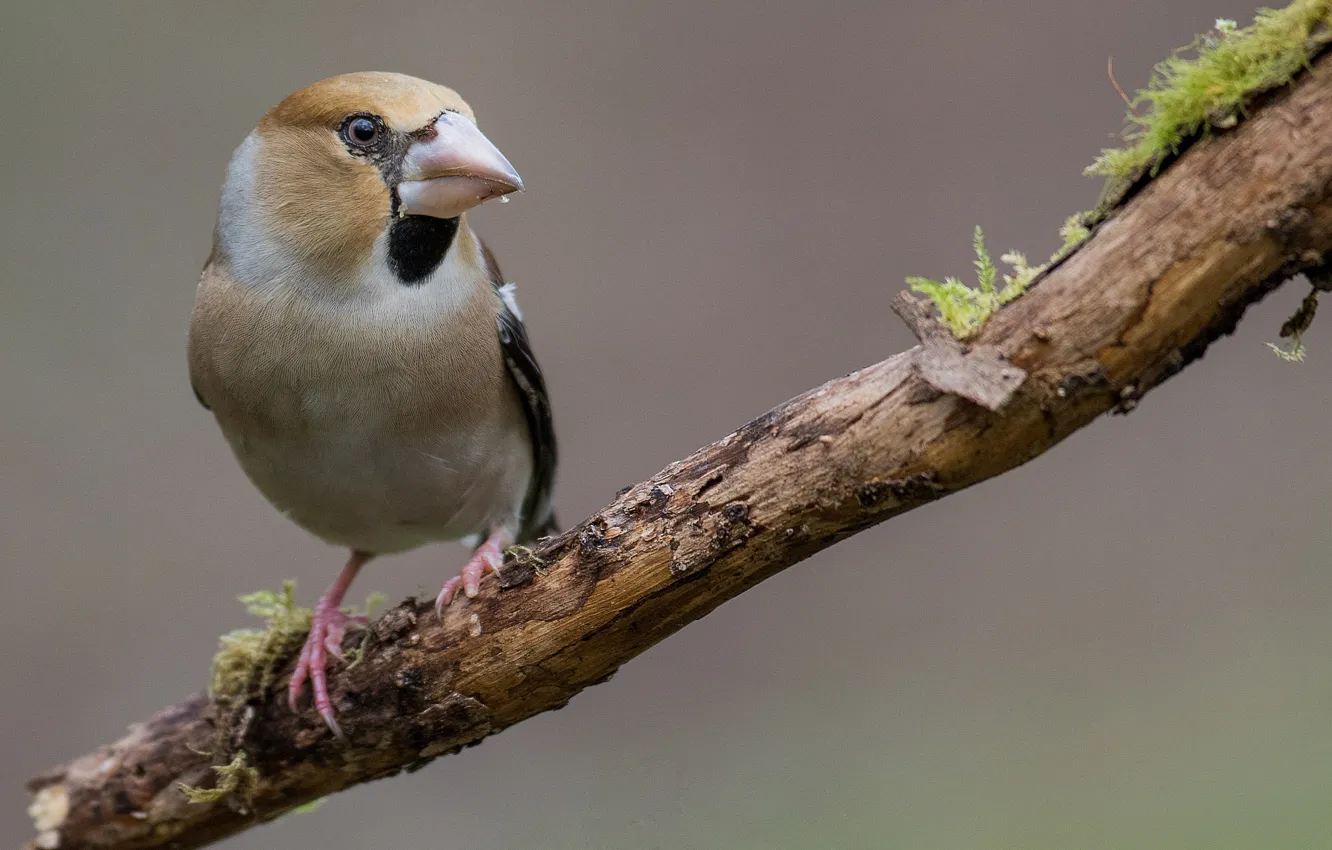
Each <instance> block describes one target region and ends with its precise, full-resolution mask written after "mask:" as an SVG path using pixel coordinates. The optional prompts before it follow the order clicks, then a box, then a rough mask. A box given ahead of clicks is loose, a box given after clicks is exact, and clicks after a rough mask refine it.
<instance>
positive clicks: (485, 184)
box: [398, 112, 523, 218]
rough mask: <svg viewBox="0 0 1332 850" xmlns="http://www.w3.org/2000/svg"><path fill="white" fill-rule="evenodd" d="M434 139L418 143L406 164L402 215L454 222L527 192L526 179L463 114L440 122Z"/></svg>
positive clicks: (400, 189)
mask: <svg viewBox="0 0 1332 850" xmlns="http://www.w3.org/2000/svg"><path fill="white" fill-rule="evenodd" d="M433 130H434V135H432V136H430V137H428V138H425V139H421V140H420V141H417V142H413V143H412V146H411V147H409V148H408V149H407V155H406V156H405V157H404V158H403V161H402V172H401V174H402V179H401V182H399V183H398V199H399V201H400V204H399V206H398V211H399V213H400V214H401V215H428V216H432V217H434V218H453V217H455V216H458V215H461V214H463V213H464V212H466V211H467V210H469V209H471V208H472V207H474V206H477V205H478V204H481V203H484V202H485V201H488V200H490V199H491V198H498V197H500V196H501V195H507V194H509V193H510V192H518V191H521V190H522V188H523V181H522V178H520V177H519V176H518V172H516V171H514V170H513V166H512V165H510V164H509V161H508V160H507V159H505V158H504V154H502V153H500V152H499V148H497V147H495V146H494V145H493V144H491V143H490V140H489V139H487V138H486V137H485V136H483V135H482V134H481V131H480V130H478V129H477V128H476V125H475V124H473V123H472V122H471V120H470V119H468V118H467V117H466V116H464V115H462V114H461V113H458V112H445V113H444V114H443V115H441V116H440V117H439V118H437V119H435V123H434V126H433Z"/></svg>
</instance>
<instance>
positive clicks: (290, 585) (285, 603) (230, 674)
mask: <svg viewBox="0 0 1332 850" xmlns="http://www.w3.org/2000/svg"><path fill="white" fill-rule="evenodd" d="M295 589H296V583H295V582H293V581H290V580H288V581H285V582H283V583H282V590H281V591H280V592H274V591H271V590H260V591H257V592H255V593H247V594H245V595H244V596H242V597H240V601H241V602H242V603H243V604H244V605H245V610H246V611H248V612H250V613H251V614H253V615H254V616H256V617H263V618H264V619H265V620H267V622H266V623H265V624H264V628H262V629H236V630H235V631H232V632H228V633H227V634H225V635H222V637H221V638H219V639H218V644H219V646H218V650H217V654H216V655H214V656H213V671H212V677H211V681H210V683H209V694H210V695H211V696H212V697H213V698H214V699H215V700H219V701H229V700H234V699H235V698H237V697H240V698H241V699H242V700H244V699H248V698H251V697H260V696H262V695H263V694H264V693H266V692H267V691H268V688H269V687H270V686H271V685H272V684H273V679H274V677H275V676H276V673H277V669H278V666H279V665H280V664H281V663H282V662H284V661H285V660H286V659H288V658H290V657H291V655H292V654H293V653H294V652H295V651H296V650H297V649H298V648H299V647H300V646H301V644H302V643H303V642H304V641H305V636H306V634H308V633H309V631H310V620H311V618H312V617H313V611H311V609H309V608H301V607H299V606H297V605H296V600H295ZM383 600H384V596H383V594H380V593H372V594H370V596H369V597H368V598H367V599H366V601H365V613H364V615H363V616H365V617H369V616H370V613H371V612H372V611H373V609H374V607H375V606H376V605H378V604H379V603H380V602H382V601H383ZM344 610H346V612H347V613H348V614H351V615H353V616H356V615H358V614H359V613H360V612H358V611H357V610H356V609H355V608H346V609H344ZM367 635H368V633H367ZM364 649H365V644H364V643H362V644H361V646H360V647H357V649H355V650H353V651H352V652H353V653H356V655H357V658H356V660H359V655H360V654H361V653H362V652H363V651H364ZM349 654H350V653H349Z"/></svg>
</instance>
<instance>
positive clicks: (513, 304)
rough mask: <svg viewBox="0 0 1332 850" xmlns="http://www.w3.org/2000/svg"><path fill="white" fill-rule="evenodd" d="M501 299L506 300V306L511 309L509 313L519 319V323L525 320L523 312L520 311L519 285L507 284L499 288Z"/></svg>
mask: <svg viewBox="0 0 1332 850" xmlns="http://www.w3.org/2000/svg"><path fill="white" fill-rule="evenodd" d="M499 294H500V298H502V299H503V300H504V305H505V306H506V307H508V308H509V312H511V313H513V314H514V315H515V316H517V317H518V321H520V322H521V321H522V320H523V311H522V310H520V309H518V285H517V284H514V283H506V284H504V285H503V286H501V287H500V288H499Z"/></svg>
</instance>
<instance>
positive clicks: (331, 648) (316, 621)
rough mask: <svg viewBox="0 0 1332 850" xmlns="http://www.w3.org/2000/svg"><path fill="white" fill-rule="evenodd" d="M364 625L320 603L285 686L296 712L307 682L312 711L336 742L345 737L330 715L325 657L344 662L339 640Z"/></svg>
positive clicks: (292, 708) (331, 705)
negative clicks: (308, 682) (310, 693)
mask: <svg viewBox="0 0 1332 850" xmlns="http://www.w3.org/2000/svg"><path fill="white" fill-rule="evenodd" d="M367 622H368V620H367V619H366V618H365V617H361V616H351V615H348V614H347V613H345V612H344V611H342V610H341V609H339V608H337V607H336V606H331V605H325V604H323V603H321V604H320V605H319V606H318V607H316V608H315V611H314V616H313V617H312V618H311V620H310V633H309V635H307V636H306V638H305V646H303V647H301V656H300V658H299V660H297V662H296V669H295V670H294V671H292V674H291V680H290V681H289V682H288V683H287V702H288V704H289V705H290V706H291V710H292V711H299V709H298V708H297V704H298V703H299V702H300V698H301V691H302V690H303V689H304V687H305V680H306V679H309V680H310V689H311V691H312V692H313V695H314V706H315V710H316V711H318V712H319V716H320V717H322V718H324V722H325V723H327V724H328V728H329V729H330V730H331V731H332V732H333V734H334V735H335V736H337V738H338V739H339V740H344V741H345V740H346V737H345V736H344V735H343V734H342V729H341V728H340V727H339V726H338V721H337V718H336V716H335V715H334V713H333V700H332V698H331V697H330V696H329V694H328V671H327V664H328V657H329V656H330V655H331V656H333V657H334V658H337V659H338V660H339V661H341V660H343V653H342V639H343V638H344V637H345V636H346V634H347V629H349V628H350V627H352V626H362V625H365V624H366V623H367Z"/></svg>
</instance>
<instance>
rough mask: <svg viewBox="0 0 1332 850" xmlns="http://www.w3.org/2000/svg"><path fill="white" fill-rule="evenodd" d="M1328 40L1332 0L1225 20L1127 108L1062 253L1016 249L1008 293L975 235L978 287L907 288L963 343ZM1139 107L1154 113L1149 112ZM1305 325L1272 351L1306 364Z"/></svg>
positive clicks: (1160, 70) (919, 282)
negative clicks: (1038, 260)
mask: <svg viewBox="0 0 1332 850" xmlns="http://www.w3.org/2000/svg"><path fill="white" fill-rule="evenodd" d="M1329 43H1332V0H1295V2H1293V3H1291V4H1290V5H1289V6H1287V7H1286V8H1284V9H1278V10H1272V9H1262V10H1259V12H1258V13H1257V15H1256V17H1255V19H1254V22H1253V25H1252V26H1249V27H1244V28H1242V29H1241V28H1240V27H1239V26H1238V25H1237V24H1236V23H1235V22H1234V21H1231V20H1226V19H1218V20H1217V21H1216V24H1215V26H1214V27H1213V28H1212V30H1211V31H1209V32H1208V33H1206V34H1205V35H1202V36H1199V37H1198V38H1196V39H1194V42H1193V44H1191V45H1189V46H1188V47H1186V48H1182V49H1181V50H1178V51H1176V52H1175V54H1174V55H1172V56H1171V57H1170V58H1168V59H1166V60H1165V61H1164V62H1162V63H1160V64H1158V65H1157V66H1156V70H1155V73H1154V74H1153V76H1152V79H1151V81H1150V82H1149V83H1148V86H1147V88H1145V89H1142V90H1140V91H1138V93H1137V96H1136V97H1135V98H1134V99H1133V101H1132V103H1131V105H1130V106H1131V111H1130V113H1129V115H1128V122H1129V127H1128V129H1127V130H1126V131H1125V134H1124V140H1125V145H1124V146H1123V147H1120V148H1114V149H1111V150H1105V151H1102V152H1101V155H1100V157H1099V158H1097V160H1096V162H1094V163H1092V164H1091V165H1090V166H1088V167H1087V169H1086V172H1085V173H1087V174H1089V175H1101V176H1104V177H1106V178H1107V180H1106V185H1105V188H1104V190H1103V191H1102V193H1101V200H1100V202H1099V203H1098V204H1097V206H1096V208H1095V209H1092V210H1089V211H1087V212H1081V213H1077V214H1075V215H1072V216H1070V217H1069V218H1068V219H1067V220H1066V221H1065V222H1064V226H1063V227H1061V228H1060V230H1059V233H1060V236H1062V237H1063V246H1062V247H1061V248H1060V249H1059V250H1058V251H1056V252H1055V253H1054V254H1053V255H1052V256H1051V257H1050V261H1049V263H1045V264H1042V265H1039V266H1031V265H1029V264H1028V263H1027V261H1026V258H1025V257H1024V256H1023V255H1022V254H1021V253H1019V252H1017V251H1010V252H1009V253H1007V254H1004V255H1003V256H1002V257H1000V259H1001V260H1003V261H1004V262H1006V263H1008V264H1009V265H1010V266H1012V268H1013V273H1012V274H1011V275H1004V276H1003V280H1004V284H1003V286H1002V287H1000V288H996V272H995V269H994V265H993V263H991V262H990V258H989V255H988V253H986V251H985V242H984V239H983V238H982V236H981V232H980V228H977V229H976V236H975V239H974V243H973V247H974V248H975V251H976V268H977V277H978V284H979V285H978V287H977V288H972V287H969V286H967V285H966V284H964V283H962V281H961V280H959V279H958V278H955V277H947V278H944V280H943V281H942V282H940V281H937V280H931V279H929V278H924V277H909V278H907V284H908V285H909V286H910V287H911V289H912V290H913V291H915V292H919V293H922V294H923V295H925V296H926V297H928V298H929V299H930V301H931V302H933V303H934V306H935V308H936V309H938V311H939V316H940V319H941V320H942V321H943V323H944V324H946V325H947V326H948V327H949V329H951V330H952V332H953V334H954V335H956V336H957V337H958V338H961V339H965V338H967V337H969V336H971V335H973V334H975V333H976V332H977V331H979V330H980V329H981V328H982V327H983V326H984V325H985V322H986V320H988V319H989V317H990V315H991V314H992V313H993V312H994V311H995V310H997V309H998V308H999V307H1001V306H1002V305H1004V304H1006V303H1008V302H1009V301H1011V300H1013V299H1014V298H1017V297H1018V296H1019V295H1021V294H1022V293H1023V292H1025V291H1026V289H1027V287H1028V286H1029V285H1030V284H1031V282H1032V281H1033V280H1035V278H1036V277H1037V276H1038V275H1039V274H1040V273H1041V272H1043V271H1045V270H1046V269H1047V268H1049V266H1050V264H1052V263H1054V262H1057V261H1058V260H1060V259H1062V258H1063V257H1064V256H1066V255H1067V254H1068V253H1069V252H1071V251H1073V250H1074V249H1075V248H1076V247H1077V246H1078V245H1080V244H1081V243H1082V242H1083V241H1085V240H1086V239H1087V238H1088V237H1089V236H1090V235H1091V232H1092V228H1094V227H1095V226H1096V225H1097V224H1099V223H1101V222H1102V221H1104V220H1105V219H1106V218H1108V217H1109V216H1110V214H1111V213H1112V212H1113V211H1114V209H1115V208H1116V207H1117V206H1118V205H1119V204H1120V203H1121V201H1122V199H1123V197H1124V196H1125V194H1126V192H1127V191H1128V190H1129V189H1130V187H1131V186H1132V185H1133V184H1135V183H1136V182H1137V181H1138V180H1139V179H1140V178H1142V177H1144V176H1155V174H1156V173H1157V172H1158V171H1159V170H1160V168H1161V166H1162V165H1163V164H1164V163H1165V162H1166V161H1167V160H1168V159H1169V158H1170V157H1171V156H1174V155H1175V154H1178V153H1179V152H1180V150H1181V149H1182V148H1183V146H1184V144H1185V143H1186V142H1187V141H1188V140H1190V139H1192V138H1194V137H1196V136H1198V135H1199V134H1200V133H1203V132H1206V131H1207V130H1209V129H1211V128H1213V127H1217V128H1224V127H1231V126H1234V125H1235V124H1236V123H1238V121H1239V120H1240V118H1241V117H1242V116H1243V114H1244V109H1245V106H1246V104H1247V103H1248V102H1249V101H1250V100H1251V99H1252V98H1253V97H1254V96H1255V95H1257V94H1260V93H1262V92H1264V91H1269V90H1271V89H1273V88H1276V87H1278V86H1282V85H1285V84H1287V83H1289V82H1291V81H1292V80H1293V79H1294V78H1295V76H1296V75H1297V74H1298V73H1299V72H1300V71H1301V70H1303V69H1305V68H1308V67H1310V63H1311V59H1312V57H1313V56H1315V55H1316V54H1317V53H1318V52H1319V51H1320V50H1322V49H1323V47H1325V46H1326V45H1327V44H1329ZM1140 106H1146V107H1147V109H1146V111H1145V113H1144V114H1142V115H1139V114H1138V108H1139V107H1140ZM1299 316H1300V314H1296V317H1292V319H1294V318H1298V317H1299ZM1311 317H1312V316H1311V315H1310V318H1311ZM1288 325H1289V323H1288ZM1307 326H1308V324H1307V322H1306V323H1305V325H1304V327H1301V328H1299V329H1296V330H1294V331H1291V332H1286V330H1285V329H1283V333H1282V336H1283V337H1290V338H1291V339H1292V347H1291V348H1290V349H1289V350H1286V349H1283V348H1280V347H1279V346H1276V345H1271V344H1270V343H1269V345H1270V346H1271V348H1272V350H1273V351H1275V352H1276V353H1277V355H1278V356H1280V357H1282V358H1283V359H1286V360H1302V359H1304V346H1303V343H1302V341H1301V335H1302V333H1303V331H1304V330H1305V329H1306V328H1307Z"/></svg>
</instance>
